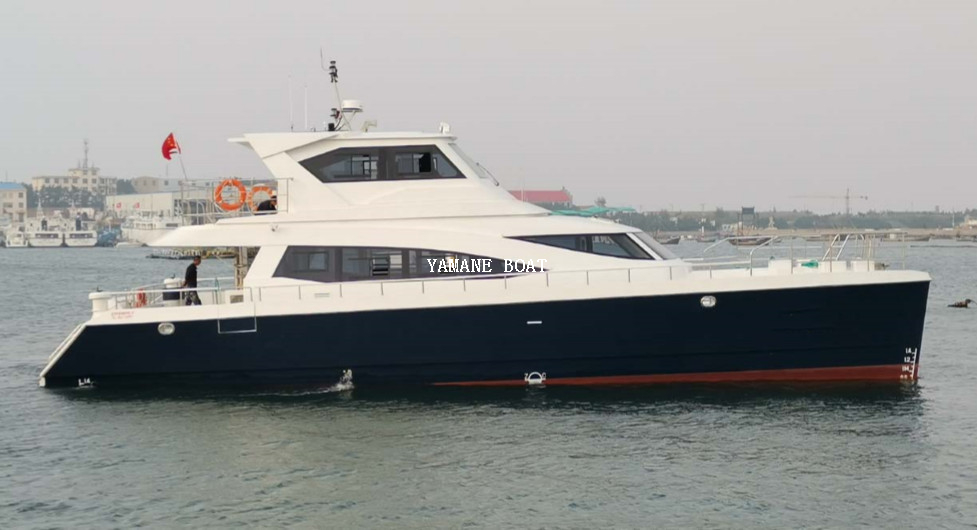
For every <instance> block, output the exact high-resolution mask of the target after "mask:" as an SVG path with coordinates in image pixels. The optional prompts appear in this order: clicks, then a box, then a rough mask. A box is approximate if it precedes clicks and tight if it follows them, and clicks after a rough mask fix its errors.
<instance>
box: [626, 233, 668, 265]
mask: <svg viewBox="0 0 977 530" xmlns="http://www.w3.org/2000/svg"><path fill="white" fill-rule="evenodd" d="M631 235H632V236H634V237H636V238H638V239H639V240H641V242H642V243H644V244H645V246H647V247H648V248H650V249H651V250H652V251H653V252H654V253H655V254H658V255H659V256H661V258H662V259H678V256H676V255H675V254H674V253H673V252H672V251H671V250H668V249H667V248H665V247H664V246H662V244H661V243H659V242H658V241H656V240H655V238H653V237H651V236H650V235H649V234H647V233H645V232H635V233H632V234H631Z"/></svg>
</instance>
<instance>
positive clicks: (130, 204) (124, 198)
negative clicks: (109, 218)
mask: <svg viewBox="0 0 977 530" xmlns="http://www.w3.org/2000/svg"><path fill="white" fill-rule="evenodd" d="M212 201H213V194H212V192H210V191H208V190H202V189H194V190H189V191H186V192H183V193H180V192H177V191H161V192H158V193H130V194H126V195H107V196H106V197H105V213H110V214H112V215H114V216H115V217H117V218H119V219H124V218H126V217H129V216H132V215H137V216H152V217H172V216H177V215H179V214H180V213H189V211H190V210H198V209H199V208H201V207H202V206H205V205H206V204H208V203H210V202H212ZM181 202H182V203H183V206H182V207H181ZM191 203H192V204H191Z"/></svg>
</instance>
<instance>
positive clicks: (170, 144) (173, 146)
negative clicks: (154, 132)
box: [163, 133, 183, 160]
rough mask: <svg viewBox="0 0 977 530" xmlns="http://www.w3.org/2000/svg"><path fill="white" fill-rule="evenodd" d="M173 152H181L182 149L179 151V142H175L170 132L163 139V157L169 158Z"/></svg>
mask: <svg viewBox="0 0 977 530" xmlns="http://www.w3.org/2000/svg"><path fill="white" fill-rule="evenodd" d="M174 152H176V153H182V152H183V151H180V144H178V143H176V138H173V133H170V135H169V136H167V137H166V140H163V158H165V159H167V160H169V159H170V156H172V155H173V153H174Z"/></svg>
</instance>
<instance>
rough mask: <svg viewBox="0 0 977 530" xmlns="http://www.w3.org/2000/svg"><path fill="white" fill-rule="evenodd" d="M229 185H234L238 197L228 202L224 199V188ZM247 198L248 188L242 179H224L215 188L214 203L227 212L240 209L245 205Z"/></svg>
mask: <svg viewBox="0 0 977 530" xmlns="http://www.w3.org/2000/svg"><path fill="white" fill-rule="evenodd" d="M228 186H232V187H234V188H236V189H237V191H238V194H237V197H238V198H237V200H236V201H235V202H228V201H226V200H224V189H225V188H227V187H228ZM247 198H248V189H247V188H245V187H244V184H241V181H240V180H238V179H224V181H222V182H221V183H220V185H218V186H217V189H215V190H214V203H215V204H217V206H218V207H219V208H220V209H221V210H224V211H225V212H235V211H237V210H240V209H241V207H242V206H244V202H245V201H246V200H247Z"/></svg>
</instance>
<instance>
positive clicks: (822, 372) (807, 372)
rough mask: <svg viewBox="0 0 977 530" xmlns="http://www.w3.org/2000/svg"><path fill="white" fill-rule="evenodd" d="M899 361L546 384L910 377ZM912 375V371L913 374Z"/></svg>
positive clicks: (504, 382) (512, 382) (550, 381)
mask: <svg viewBox="0 0 977 530" xmlns="http://www.w3.org/2000/svg"><path fill="white" fill-rule="evenodd" d="M904 366H905V365H902V364H883V365H878V366H843V367H833V368H788V369H784V370H745V371H741V372H702V373H687V374H652V375H608V376H598V377H548V378H547V379H546V382H545V383H544V384H545V385H547V386H557V385H643V384H654V383H728V382H744V381H899V380H902V379H904V378H903V376H907V377H906V378H905V379H906V380H908V379H909V377H908V376H909V373H907V372H905V371H904ZM913 377H915V374H913ZM434 385H436V386H525V385H526V381H524V380H522V379H499V380H495V381H459V382H448V383H434Z"/></svg>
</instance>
